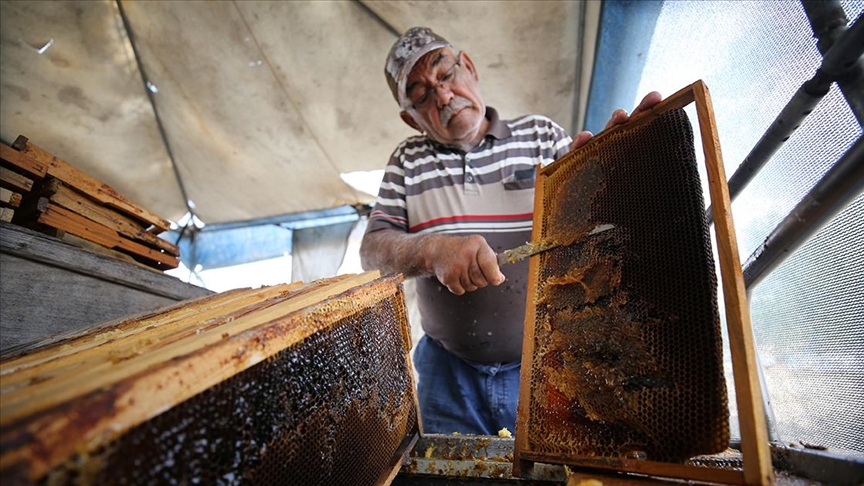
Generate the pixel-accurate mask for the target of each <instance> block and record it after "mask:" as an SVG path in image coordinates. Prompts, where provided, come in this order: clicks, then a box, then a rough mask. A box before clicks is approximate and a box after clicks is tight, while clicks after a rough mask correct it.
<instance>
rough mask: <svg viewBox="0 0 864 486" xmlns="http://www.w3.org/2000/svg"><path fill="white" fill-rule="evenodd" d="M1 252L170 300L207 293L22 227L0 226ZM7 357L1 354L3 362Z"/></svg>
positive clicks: (184, 298) (168, 276)
mask: <svg viewBox="0 0 864 486" xmlns="http://www.w3.org/2000/svg"><path fill="white" fill-rule="evenodd" d="M0 232H2V235H3V236H2V238H0V253H8V254H10V255H15V256H18V257H21V258H26V259H28V260H33V261H35V262H38V263H43V264H46V265H51V266H54V267H58V268H61V269H66V270H70V271H73V272H78V273H82V274H85V275H91V276H93V277H94V278H98V279H101V280H106V281H109V282H113V283H116V284H120V285H124V286H126V287H130V288H133V289H137V290H142V291H144V292H148V293H151V294H154V295H160V296H163V297H167V298H169V299H171V300H175V301H176V300H188V299H191V298H193V297H200V296H202V295H207V294H210V293H211V292H210V291H209V290H206V289H202V288H200V287H195V286H191V285H189V284H186V283H184V282H182V281H181V280H180V279H178V278H176V277H172V276H170V275H166V274H164V273H162V272H159V271H155V270H153V269H152V268H149V267H148V268H147V269H146V270H145V269H143V268H140V267H131V266H129V264H127V263H126V262H122V261H120V260H116V259H114V258H111V257H107V256H105V255H99V254H95V253H91V252H88V251H81V250H80V249H79V248H77V247H73V246H71V245H69V244H68V243H64V242H63V241H60V240H58V239H57V238H54V237H51V236H48V235H45V234H43V233H39V232H37V231H33V230H30V229H27V228H24V227H22V226H18V225H12V224H0ZM5 358H6V356H5V355H4V359H5Z"/></svg>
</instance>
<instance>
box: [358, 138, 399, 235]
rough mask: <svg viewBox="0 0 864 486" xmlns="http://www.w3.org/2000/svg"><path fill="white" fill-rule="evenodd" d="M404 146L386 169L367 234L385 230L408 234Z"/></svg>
mask: <svg viewBox="0 0 864 486" xmlns="http://www.w3.org/2000/svg"><path fill="white" fill-rule="evenodd" d="M401 149H402V146H400V147H399V148H397V149H396V151H395V152H393V155H391V156H390V161H389V162H388V163H387V167H386V168H385V169H384V178H383V179H382V180H381V187H380V188H379V189H378V198H377V199H376V200H375V207H373V208H372V212H371V213H370V214H369V224H368V225H367V227H366V233H374V232H376V231H381V230H385V229H393V230H397V231H403V232H406V233H407V232H408V211H407V206H406V205H405V167H404V165H403V160H402V156H401V153H402V150H401Z"/></svg>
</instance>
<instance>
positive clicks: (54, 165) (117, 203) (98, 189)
mask: <svg viewBox="0 0 864 486" xmlns="http://www.w3.org/2000/svg"><path fill="white" fill-rule="evenodd" d="M12 147H13V148H16V149H18V150H20V151H21V152H22V153H24V154H26V155H28V156H30V157H31V158H32V159H34V160H36V161H37V162H39V163H41V164H45V165H46V166H47V167H48V175H52V176H54V177H56V178H58V179H60V180H61V181H63V182H65V183H67V184H69V185H70V186H72V187H74V188H75V189H78V190H79V191H81V192H83V193H85V194H87V195H88V196H90V197H92V198H93V199H96V200H97V201H99V202H101V203H103V204H106V205H108V206H111V207H113V208H116V209H119V210H121V211H124V212H126V213H127V214H129V215H130V216H133V217H135V218H137V219H139V220H141V221H143V222H144V223H147V224H148V225H153V226H156V227H157V228H159V229H160V230H162V231H167V230H169V229H171V222H170V221H168V220H166V219H163V218H162V217H160V216H158V215H157V214H155V213H153V212H151V211H149V210H147V209H145V208H143V207H141V206H139V205H137V204H135V203H134V202H132V201H130V200H128V199H126V198H125V197H123V196H122V195H121V194H119V193H118V192H117V191H115V190H114V188H112V187H111V186H109V185H108V184H105V183H104V182H102V181H100V180H98V179H96V178H95V177H92V176H90V175H88V174H86V173H84V172H83V171H81V170H79V169H77V168H75V167H73V166H72V165H70V164H69V163H67V162H66V161H64V160H63V159H61V158H59V157H55V156H54V155H51V154H50V153H48V152H47V151H45V150H43V149H41V148H39V147H37V146H36V145H34V144H32V143H31V142H30V141H29V140H27V137H24V136H19V137H18V139H17V140H15V143H13V144H12Z"/></svg>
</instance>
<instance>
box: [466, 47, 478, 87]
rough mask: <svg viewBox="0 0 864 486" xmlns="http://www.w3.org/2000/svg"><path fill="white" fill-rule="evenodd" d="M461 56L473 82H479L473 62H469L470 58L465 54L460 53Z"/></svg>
mask: <svg viewBox="0 0 864 486" xmlns="http://www.w3.org/2000/svg"><path fill="white" fill-rule="evenodd" d="M462 56H463V57H464V58H465V60H464V62H463V64H465V67H466V68H467V69H468V72H469V73H471V75H472V76H474V80H475V81H480V74H479V73H478V72H477V69H476V68H475V67H474V61H472V60H471V56H469V55H468V53H467V52H462Z"/></svg>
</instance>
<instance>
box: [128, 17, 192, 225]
mask: <svg viewBox="0 0 864 486" xmlns="http://www.w3.org/2000/svg"><path fill="white" fill-rule="evenodd" d="M115 3H116V5H117V10H118V11H119V13H120V20H121V21H122V22H123V28H124V29H125V30H126V37H127V38H128V39H129V45H130V46H131V47H132V54H134V56H135V63H136V64H137V65H138V73H139V74H141V82H142V84H143V86H144V93H146V94H147V99H148V100H150V107H151V108H153V117H154V118H155V119H156V127H157V128H158V129H159V136H160V137H162V143H163V144H164V145H165V151H166V152H167V153H168V160H170V161H171V169H173V170H174V178H175V179H176V180H177V186H178V187H179V188H180V194H181V195H182V196H183V203H184V204H185V205H186V210H187V211H188V212H189V214H190V215H194V214H195V206H194V205H193V203H192V201H191V200H190V199H189V194H188V193H187V192H186V186H185V185H184V184H183V178H182V177H180V170H179V169H178V167H177V160H176V159H174V153H173V152H172V151H171V144H170V143H169V142H168V134H167V133H166V132H165V125H163V124H162V118H161V117H160V116H159V110H157V109H156V99H155V97H154V96H153V92H152V91H150V87H149V86H148V82H149V80H148V79H147V73H146V72H145V71H144V63H143V62H142V61H141V55H140V54H139V53H138V47H137V46H136V45H135V36H134V35H133V34H132V26H131V25H130V24H129V19H128V18H127V17H126V12H125V11H124V10H123V4H122V3H120V0H116V1H115ZM189 220H190V221H192V218H190V219H189Z"/></svg>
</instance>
